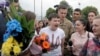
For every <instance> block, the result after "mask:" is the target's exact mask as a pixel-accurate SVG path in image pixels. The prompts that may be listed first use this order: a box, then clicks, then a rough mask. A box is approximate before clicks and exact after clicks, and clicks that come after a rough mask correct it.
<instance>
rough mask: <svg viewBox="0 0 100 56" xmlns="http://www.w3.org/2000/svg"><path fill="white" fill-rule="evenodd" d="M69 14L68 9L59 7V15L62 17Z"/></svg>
mask: <svg viewBox="0 0 100 56" xmlns="http://www.w3.org/2000/svg"><path fill="white" fill-rule="evenodd" d="M66 15H67V9H59V10H58V16H59V18H60V19H64V18H66Z"/></svg>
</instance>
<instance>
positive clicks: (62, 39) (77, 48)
mask: <svg viewBox="0 0 100 56" xmlns="http://www.w3.org/2000/svg"><path fill="white" fill-rule="evenodd" d="M67 13H68V8H67V7H66V6H64V5H59V6H58V7H57V9H56V13H55V12H54V13H51V14H50V15H49V16H48V18H47V19H45V20H36V19H35V18H36V16H35V14H34V13H33V12H30V11H27V12H25V13H23V14H22V15H25V16H26V18H27V20H30V17H31V18H33V19H35V23H34V28H35V29H34V30H35V33H34V36H37V35H41V34H42V33H45V34H46V35H47V36H48V41H49V43H50V50H49V51H47V52H46V53H43V52H42V49H41V47H40V46H38V45H36V44H35V43H33V44H32V46H31V47H30V48H29V49H28V50H27V51H26V52H25V53H24V54H23V56H31V55H32V56H100V31H99V30H100V15H97V13H96V12H95V11H90V12H89V13H88V15H87V16H88V19H87V20H85V18H83V17H82V16H83V15H82V12H81V10H80V9H79V8H76V9H75V10H74V11H73V14H72V21H70V20H68V19H67V17H66V15H67ZM0 17H1V16H0ZM0 21H1V20H0ZM0 23H1V22H0ZM0 27H1V26H0ZM4 28H5V27H4ZM0 29H1V28H0ZM0 34H1V33H0ZM1 36H2V35H1ZM33 38H34V37H33ZM34 46H35V47H34Z"/></svg>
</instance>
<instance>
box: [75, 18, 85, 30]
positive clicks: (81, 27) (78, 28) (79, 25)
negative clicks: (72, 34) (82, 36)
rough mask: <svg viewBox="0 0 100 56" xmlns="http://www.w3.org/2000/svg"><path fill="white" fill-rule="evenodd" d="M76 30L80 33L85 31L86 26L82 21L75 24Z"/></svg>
mask: <svg viewBox="0 0 100 56" xmlns="http://www.w3.org/2000/svg"><path fill="white" fill-rule="evenodd" d="M75 29H76V32H80V31H83V30H85V26H84V24H82V22H81V21H79V20H77V21H76V22H75Z"/></svg>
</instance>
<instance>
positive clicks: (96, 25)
mask: <svg viewBox="0 0 100 56" xmlns="http://www.w3.org/2000/svg"><path fill="white" fill-rule="evenodd" d="M92 30H93V33H94V35H95V36H100V19H94V20H93V28H92Z"/></svg>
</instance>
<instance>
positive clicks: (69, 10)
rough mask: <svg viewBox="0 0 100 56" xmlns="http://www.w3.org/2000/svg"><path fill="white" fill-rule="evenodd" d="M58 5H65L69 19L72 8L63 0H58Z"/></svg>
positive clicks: (70, 18)
mask: <svg viewBox="0 0 100 56" xmlns="http://www.w3.org/2000/svg"><path fill="white" fill-rule="evenodd" d="M60 5H64V6H66V7H67V8H68V13H67V16H66V17H67V18H68V19H69V20H72V17H71V16H72V12H73V8H72V7H71V6H70V5H69V4H68V3H67V2H66V1H65V0H62V1H61V2H60Z"/></svg>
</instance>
